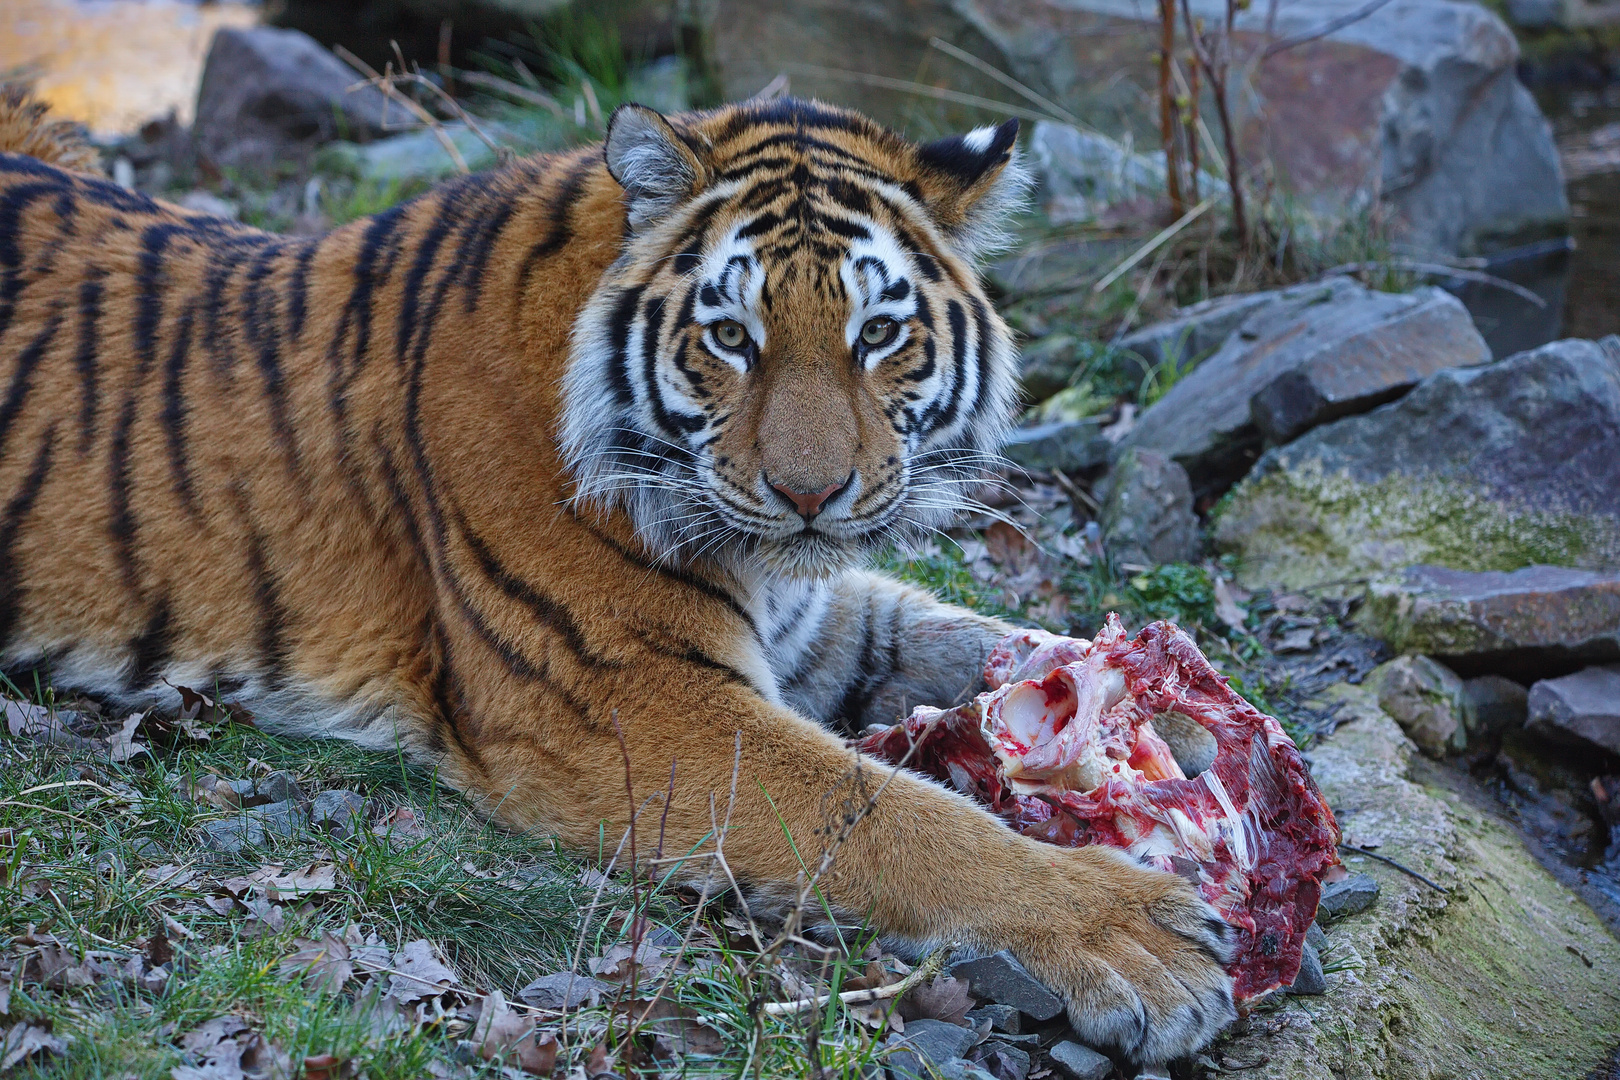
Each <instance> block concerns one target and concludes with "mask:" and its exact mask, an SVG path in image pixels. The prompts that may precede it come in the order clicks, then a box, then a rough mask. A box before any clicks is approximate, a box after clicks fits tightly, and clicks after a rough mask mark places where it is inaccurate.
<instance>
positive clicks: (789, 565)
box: [749, 530, 875, 580]
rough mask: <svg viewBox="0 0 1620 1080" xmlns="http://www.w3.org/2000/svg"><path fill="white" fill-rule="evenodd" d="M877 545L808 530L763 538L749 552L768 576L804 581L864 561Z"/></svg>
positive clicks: (859, 539) (821, 576)
mask: <svg viewBox="0 0 1620 1080" xmlns="http://www.w3.org/2000/svg"><path fill="white" fill-rule="evenodd" d="M874 546H875V545H874V544H872V543H870V542H867V541H866V540H865V539H864V538H861V537H857V538H854V539H846V538H843V537H835V536H828V535H827V534H826V533H821V532H812V531H808V530H807V531H804V532H798V533H794V534H793V535H791V536H788V537H783V538H780V539H759V540H757V541H756V542H755V543H754V544H753V545H752V550H751V551H750V552H749V555H750V556H751V561H752V562H753V563H754V565H755V566H756V567H757V568H758V569H759V570H760V571H762V572H764V573H765V574H767V575H770V576H772V577H777V578H787V579H794V580H804V579H816V578H829V577H833V576H834V575H837V574H840V573H842V572H843V571H845V570H848V569H849V568H850V567H852V566H855V565H856V564H857V563H859V562H861V561H862V560H863V559H864V558H865V557H866V556H867V554H869V553H870V552H871V551H872V549H873V547H874Z"/></svg>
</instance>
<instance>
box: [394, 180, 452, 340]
mask: <svg viewBox="0 0 1620 1080" xmlns="http://www.w3.org/2000/svg"><path fill="white" fill-rule="evenodd" d="M456 194H457V192H456V191H455V190H454V189H449V190H446V191H444V192H442V193H441V194H440V196H439V203H438V206H437V207H436V208H435V213H434V215H433V220H432V221H431V222H430V223H429V224H428V227H427V229H426V230H424V231H423V233H422V235H421V239H420V240H419V241H418V242H417V246H416V257H415V258H414V259H412V260H411V268H410V270H409V271H408V272H407V273H406V275H405V282H404V284H403V286H402V287H401V295H400V300H399V332H398V336H397V337H396V338H395V340H394V358H395V359H396V360H398V361H399V363H400V365H401V366H403V365H404V363H405V357H406V356H407V355H409V354H410V353H411V352H412V349H411V346H412V344H413V343H414V342H415V341H416V330H417V316H418V315H419V313H420V305H421V302H422V284H423V282H425V281H426V280H427V276H428V273H429V272H430V271H431V270H432V269H433V266H434V263H435V262H437V261H438V257H439V245H441V244H443V243H444V238H445V237H446V236H448V235H449V234H450V230H451V228H452V227H453V226H454V225H455V224H456V218H455V198H454V196H455V195H456ZM426 336H427V331H426V329H424V330H423V337H424V338H425V337H426ZM425 344H426V342H425V341H424V345H425Z"/></svg>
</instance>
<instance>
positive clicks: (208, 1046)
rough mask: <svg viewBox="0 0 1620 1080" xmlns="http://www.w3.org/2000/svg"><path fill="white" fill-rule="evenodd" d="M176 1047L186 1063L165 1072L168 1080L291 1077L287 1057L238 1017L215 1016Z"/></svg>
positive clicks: (181, 1040)
mask: <svg viewBox="0 0 1620 1080" xmlns="http://www.w3.org/2000/svg"><path fill="white" fill-rule="evenodd" d="M180 1046H181V1048H182V1049H183V1050H185V1052H186V1057H187V1058H188V1059H189V1061H188V1063H187V1064H185V1065H176V1066H175V1067H174V1068H173V1069H171V1070H170V1071H169V1076H170V1078H171V1080H261V1078H262V1080H285V1078H287V1077H290V1076H291V1075H292V1061H291V1059H290V1058H289V1057H288V1056H287V1054H286V1053H285V1052H283V1051H282V1050H281V1049H280V1048H279V1047H277V1046H275V1045H274V1044H272V1043H271V1042H270V1041H269V1040H267V1039H265V1037H264V1036H263V1035H260V1034H259V1033H258V1032H257V1031H254V1030H252V1029H251V1028H250V1027H249V1026H248V1023H247V1021H246V1020H243V1019H242V1018H241V1017H240V1016H217V1017H215V1018H214V1019H212V1020H210V1021H208V1022H207V1023H205V1024H202V1025H200V1026H199V1027H197V1028H195V1029H193V1030H191V1031H189V1032H187V1033H186V1034H185V1035H184V1036H182V1037H181V1039H180ZM193 1063H194V1064H193Z"/></svg>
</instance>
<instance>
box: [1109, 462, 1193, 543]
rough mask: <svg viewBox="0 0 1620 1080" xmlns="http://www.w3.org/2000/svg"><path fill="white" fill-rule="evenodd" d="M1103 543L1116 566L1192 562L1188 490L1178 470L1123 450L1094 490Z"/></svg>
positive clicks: (1173, 464)
mask: <svg viewBox="0 0 1620 1080" xmlns="http://www.w3.org/2000/svg"><path fill="white" fill-rule="evenodd" d="M1100 488H1101V490H1100V494H1101V497H1102V512H1101V518H1100V520H1101V524H1102V531H1103V541H1104V542H1105V543H1106V544H1107V545H1108V550H1109V551H1110V552H1112V553H1113V555H1114V557H1115V558H1117V559H1118V560H1119V561H1121V562H1125V563H1137V564H1147V565H1153V564H1155V563H1173V562H1190V561H1192V560H1194V559H1196V558H1197V557H1198V518H1197V517H1196V516H1194V514H1193V497H1192V487H1191V486H1190V485H1189V483H1188V481H1187V472H1186V470H1185V469H1183V468H1182V467H1181V466H1180V465H1177V464H1176V463H1175V462H1174V461H1171V460H1170V459H1169V458H1167V457H1165V456H1164V455H1163V454H1160V453H1157V452H1155V451H1153V450H1128V451H1126V452H1125V454H1124V455H1122V456H1121V457H1120V459H1119V461H1118V462H1116V463H1115V465H1114V468H1113V470H1112V471H1111V472H1110V473H1109V474H1108V477H1107V479H1106V480H1105V481H1104V482H1103V484H1102V485H1100Z"/></svg>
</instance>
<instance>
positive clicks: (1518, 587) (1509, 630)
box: [1357, 443, 1620, 674]
mask: <svg viewBox="0 0 1620 1080" xmlns="http://www.w3.org/2000/svg"><path fill="white" fill-rule="evenodd" d="M1615 449H1616V452H1617V453H1620V443H1617V444H1616V446H1615ZM1357 622H1358V624H1359V625H1360V626H1361V627H1362V628H1364V629H1366V630H1367V631H1368V632H1370V633H1372V634H1373V635H1374V636H1376V637H1379V638H1382V639H1383V640H1384V641H1386V642H1388V643H1389V645H1390V646H1391V647H1392V648H1396V649H1403V650H1421V651H1423V652H1427V653H1431V654H1433V655H1436V656H1445V657H1448V658H1460V659H1461V660H1462V661H1463V663H1462V666H1464V667H1472V668H1484V669H1486V670H1491V671H1495V672H1498V673H1500V672H1503V671H1507V672H1511V673H1516V674H1533V673H1535V672H1537V671H1545V670H1547V668H1548V667H1561V668H1564V669H1565V670H1567V669H1568V668H1570V667H1572V666H1575V665H1578V664H1580V663H1584V662H1592V661H1597V662H1606V661H1609V660H1620V570H1616V571H1591V570H1572V569H1569V568H1567V567H1561V566H1526V567H1523V568H1521V569H1518V570H1514V571H1511V572H1501V571H1483V572H1470V571H1465V570H1452V569H1448V568H1446V567H1439V566H1414V567H1411V568H1409V569H1408V570H1407V571H1406V573H1405V574H1404V575H1403V576H1402V577H1401V578H1400V579H1399V580H1395V581H1383V582H1374V583H1373V584H1372V585H1371V586H1370V587H1369V588H1368V591H1367V599H1366V603H1365V604H1364V605H1363V606H1362V609H1361V611H1360V612H1359V613H1358V615H1357Z"/></svg>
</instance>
